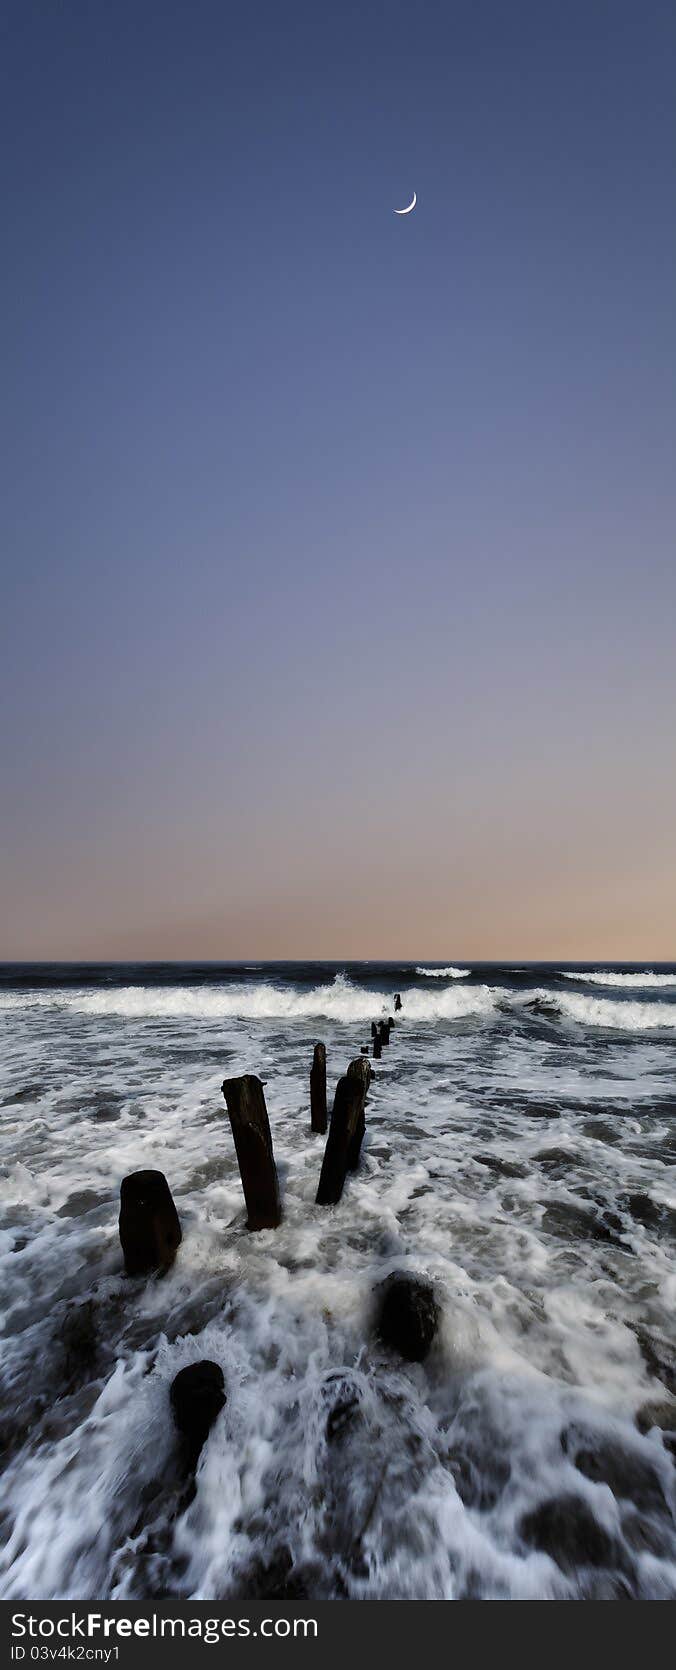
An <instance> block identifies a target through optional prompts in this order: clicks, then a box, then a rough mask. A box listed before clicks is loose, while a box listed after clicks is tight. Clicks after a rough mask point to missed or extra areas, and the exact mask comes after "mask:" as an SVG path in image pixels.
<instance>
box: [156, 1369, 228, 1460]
mask: <svg viewBox="0 0 676 1670" xmlns="http://www.w3.org/2000/svg"><path fill="white" fill-rule="evenodd" d="M169 1397H170V1399H171V1407H172V1411H173V1415H174V1420H175V1422H176V1426H177V1427H178V1430H179V1432H180V1434H181V1437H182V1439H183V1441H184V1444H185V1447H186V1450H187V1452H188V1456H189V1458H190V1460H191V1461H192V1462H195V1461H196V1460H197V1457H198V1455H199V1453H200V1450H201V1448H202V1445H203V1443H204V1442H205V1440H206V1438H207V1437H208V1435H209V1433H210V1431H211V1428H212V1426H213V1424H214V1421H215V1420H216V1417H217V1415H220V1412H221V1409H222V1408H223V1406H224V1404H225V1401H226V1397H225V1387H224V1382H223V1370H222V1368H221V1367H220V1364H219V1363H212V1362H210V1361H209V1360H208V1358H203V1359H202V1361H201V1362H199V1363H189V1364H188V1366H187V1368H182V1369H181V1370H180V1372H179V1373H178V1374H177V1375H176V1378H175V1379H174V1380H172V1383H171V1389H170V1392H169Z"/></svg>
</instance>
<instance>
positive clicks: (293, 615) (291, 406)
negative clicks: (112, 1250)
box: [0, 0, 676, 959]
mask: <svg viewBox="0 0 676 1670" xmlns="http://www.w3.org/2000/svg"><path fill="white" fill-rule="evenodd" d="M675 71H676V13H675V12H674V8H673V5H672V4H671V0H669V3H666V0H665V3H664V4H662V3H660V0H631V3H627V0H566V3H565V4H563V3H558V0H511V3H510V4H506V3H505V0H443V3H439V4H432V3H429V0H427V3H426V0H416V3H415V4H414V3H412V0H411V3H406V4H401V3H398V0H383V3H381V4H375V3H374V0H359V3H358V4H355V3H353V0H340V4H329V3H328V0H324V3H322V0H312V3H302V0H284V3H283V4H282V3H280V0H270V3H263V0H213V3H209V0H181V3H176V0H161V3H159V0H132V3H129V0H115V3H114V4H105V3H104V0H68V4H67V5H65V6H64V5H59V4H56V3H54V0H42V3H38V4H36V3H35V0H7V3H6V4H5V6H4V7H3V23H2V40H1V41H0V125H1V127H2V157H3V162H2V170H3V183H2V204H3V209H2V232H3V245H4V253H3V259H2V263H1V264H0V332H1V333H2V389H3V393H2V446H1V448H0V473H1V476H2V480H1V481H0V532H1V545H0V563H1V565H2V574H1V591H0V596H1V598H2V610H1V616H2V619H1V622H0V635H1V637H2V659H1V665H0V678H1V679H2V720H3V723H2V732H1V741H0V755H1V758H0V766H1V771H2V787H3V792H2V808H3V809H2V819H1V840H2V852H1V866H2V869H1V883H2V908H1V911H0V956H4V957H7V958H33V957H36V958H39V957H45V958H51V957H62V958H70V957H93V958H101V959H105V958H108V957H126V956H139V957H181V956H186V957H191V956H194V957H200V956H201V957H214V958H228V957H233V958H236V957H247V956H255V957H265V956H277V957H284V956H290V957H293V956H304V955H316V956H325V957H332V956H337V957H342V956H355V957H358V956H366V957H368V956H373V957H378V956H382V957H387V956H413V957H419V956H425V957H428V958H429V957H438V958H446V957H496V958H498V957H502V956H518V957H523V958H526V957H538V956H541V957H548V956H556V957H563V956H566V957H569V958H576V957H588V958H594V957H598V958H610V957H617V958H627V959H631V958H637V959H638V958H644V957H646V958H648V957H649V958H655V959H657V958H660V957H662V958H665V959H667V958H674V957H676V769H675V767H676V758H675V752H676V750H675V746H674V736H675V734H676V648H675V643H676V560H675V556H674V529H675V520H676V519H675V515H674V511H675V500H676V489H675V485H674V482H675V473H674V438H675V434H676V379H675V370H676V364H675V353H674V349H675V347H676V326H675V311H674V295H675V293H676V289H675V285H676V260H675V256H676V231H675V218H674V181H675V177H676V115H675V108H676V101H674V84H675V80H676V77H675ZM414 190H416V191H417V193H418V207H417V209H416V210H415V212H414V213H413V214H411V215H410V216H408V217H404V218H403V219H399V218H398V217H397V216H395V215H394V214H393V212H392V211H393V209H394V208H395V207H396V206H397V205H401V204H404V203H407V202H408V201H409V200H410V198H411V196H412V193H413V191H414Z"/></svg>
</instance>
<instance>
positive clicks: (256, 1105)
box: [223, 1073, 282, 1230]
mask: <svg viewBox="0 0 676 1670" xmlns="http://www.w3.org/2000/svg"><path fill="white" fill-rule="evenodd" d="M223 1095H224V1097H225V1100H226V1104H227V1109H228V1114H229V1117H230V1124H231V1126H232V1134H233V1137H234V1139H235V1151H236V1154H237V1164H238V1166H239V1174H240V1177H241V1179H242V1188H243V1190H244V1199H245V1201H246V1209H247V1229H250V1230H258V1229H276V1228H277V1225H278V1224H279V1223H281V1221H282V1208H281V1203H280V1199H279V1182H278V1179H277V1167H276V1165H275V1157H274V1154H273V1151H272V1136H271V1134H270V1121H269V1119H268V1110H267V1108H266V1106H265V1095H264V1093H263V1086H262V1084H261V1081H260V1079H259V1078H256V1076H255V1074H253V1073H245V1074H244V1076H243V1077H242V1078H239V1079H225V1081H224V1084H223Z"/></svg>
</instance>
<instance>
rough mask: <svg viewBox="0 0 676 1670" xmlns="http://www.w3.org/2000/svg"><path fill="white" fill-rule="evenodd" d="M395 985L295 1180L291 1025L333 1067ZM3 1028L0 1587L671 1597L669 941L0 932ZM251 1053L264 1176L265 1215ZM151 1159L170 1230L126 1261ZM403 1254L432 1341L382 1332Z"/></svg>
mask: <svg viewBox="0 0 676 1670" xmlns="http://www.w3.org/2000/svg"><path fill="white" fill-rule="evenodd" d="M395 991H400V992H401V996H402V1005H403V1006H402V1010H401V1012H400V1013H397V1014H396V1017H395V1018H396V1022H397V1024H396V1028H395V1030H394V1031H393V1032H392V1036H391V1042H390V1045H389V1047H387V1048H384V1049H383V1052H382V1059H381V1060H380V1061H378V1062H377V1063H375V1071H376V1076H375V1078H374V1081H373V1084H372V1088H371V1091H370V1094H369V1100H368V1104H367V1123H366V1138H365V1142H364V1146H363V1149H362V1158H361V1163H360V1166H359V1169H358V1171H357V1172H356V1173H354V1174H352V1175H350V1176H349V1178H348V1182H347V1184H346V1187H345V1191H344V1194H343V1198H342V1200H341V1202H340V1204H339V1205H337V1206H335V1207H328V1208H327V1207H318V1206H316V1205H315V1194H316V1189H317V1182H318V1177H319V1169H320V1164H321V1158H322V1152H323V1147H324V1139H323V1138H322V1137H320V1136H316V1135H313V1134H312V1133H311V1131H310V1119H309V1069H310V1064H311V1059H312V1048H313V1044H314V1043H315V1041H316V1040H317V1039H322V1040H323V1041H324V1043H325V1044H326V1049H327V1061H328V1079H329V1087H330V1091H331V1089H332V1087H333V1085H334V1084H335V1081H336V1079H337V1078H338V1076H339V1075H340V1074H341V1073H342V1072H344V1071H345V1068H346V1066H347V1063H348V1062H349V1061H350V1059H352V1058H353V1057H354V1056H356V1055H358V1054H359V1052H360V1048H361V1046H362V1045H363V1044H365V1043H367V1042H368V1041H369V1038H370V1022H371V1021H372V1020H378V1019H379V1018H381V1017H383V1016H387V1015H389V1014H392V1013H394V1007H393V999H394V993H395ZM0 1033H1V1036H2V1044H1V1049H0V1103H1V1106H0V1143H1V1151H0V1162H1V1163H0V1270H1V1279H2V1314H3V1339H2V1388H1V1389H2V1417H1V1427H2V1431H1V1437H2V1439H3V1443H4V1451H5V1463H4V1471H3V1473H2V1477H1V1478H0V1510H1V1513H2V1533H3V1535H2V1541H3V1545H4V1546H3V1552H2V1555H1V1556H0V1595H1V1596H2V1597H4V1598H13V1597H21V1598H31V1599H38V1598H47V1597H58V1598H73V1599H82V1598H87V1597H113V1598H118V1599H125V1598H129V1599H136V1600H144V1599H148V1598H151V1597H157V1596H162V1595H167V1596H176V1597H181V1596H182V1597H193V1598H208V1599H223V1600H226V1599H228V1598H231V1597H258V1596H261V1597H269V1598H285V1597H299V1596H303V1597H308V1598H310V1599H312V1598H314V1599H320V1598H327V1597H328V1598H331V1597H335V1598H360V1597H364V1598H369V1599H374V1598H385V1597H387V1598H420V1599H423V1598H444V1597H445V1598H450V1599H461V1598H476V1597H484V1598H508V1597H509V1598H539V1599H546V1598H552V1599H556V1598H579V1597H590V1598H616V1597H617V1598H625V1597H629V1596H637V1597H642V1598H667V1597H674V1596H675V1595H676V1528H675V1525H674V1519H673V1509H674V1464H673V1454H672V1450H673V1438H672V1439H670V1438H669V1427H670V1426H671V1427H672V1428H673V1425H674V1424H676V1423H675V1422H670V1420H669V1410H668V1407H667V1409H666V1415H665V1407H664V1406H665V1405H666V1406H668V1404H669V1402H670V1401H673V1397H674V1392H675V1390H676V1386H675V1382H674V1329H673V1318H674V1301H675V1300H676V1268H675V1262H674V1245H675V1231H676V1188H675V1184H674V1162H675V1161H676V1129H675V1121H674V1114H675V1112H676V969H674V968H657V967H655V966H653V967H652V968H649V969H648V968H646V969H635V968H624V969H621V970H620V969H614V968H610V967H608V966H606V967H603V968H586V969H582V968H578V969H572V968H562V967H556V968H554V967H551V968H549V967H548V968H545V967H543V966H537V967H533V966H530V967H526V966H521V967H513V968H507V967H496V966H485V967H472V966H470V965H468V964H467V963H458V964H454V963H444V964H439V965H432V964H424V963H419V964H417V965H416V964H410V965H383V964H375V963H374V964H358V965H349V964H348V965H340V966H339V965H327V964H302V965H301V964H276V965H249V966H245V965H237V966H227V967H226V966H220V965H219V966H214V965H162V966H157V965H154V966H148V967H140V966H138V965H134V966H124V967H121V966H119V965H117V966H106V967H103V966H96V967H73V966H70V967H61V966H55V967H47V966H44V965H42V966H34V967H22V968H18V967H17V966H11V967H5V968H4V969H3V970H2V971H0ZM240 1073H257V1074H259V1075H260V1077H261V1078H262V1079H263V1080H264V1081H265V1094H266V1099H267V1106H268V1111H269V1116H270V1124H271V1128H272V1134H273V1140H274V1147H275V1155H276V1160H277V1166H278V1171H279V1177H280V1186H281V1192H282V1199H283V1210H284V1218H283V1222H282V1224H281V1226H280V1228H279V1229H277V1230H275V1231H266V1232H262V1233H259V1234H249V1233H248V1232H247V1230H246V1219H245V1211H244V1203H243V1197H242V1190H241V1184H240V1180H239V1174H238V1170H237V1165H236V1160H235V1154H234V1147H233V1141H232V1136H231V1131H230V1125H229V1121H228V1118H227V1113H226V1110H225V1105H224V1102H223V1097H222V1093H221V1083H222V1080H223V1078H224V1077H231V1076H234V1075H236V1074H240ZM144 1167H153V1168H158V1169H160V1170H161V1171H163V1172H165V1174H166V1176H167V1178H168V1181H169V1183H170V1186H171V1189H172V1192H173V1195H174V1198H175V1201H176V1205H177V1208H178V1211H179V1214H180V1218H181V1223H182V1228H183V1241H182V1244H181V1246H180V1248H179V1251H178V1255H177V1258H176V1262H175V1264H174V1266H173V1268H172V1269H171V1270H170V1271H169V1272H168V1273H167V1274H165V1275H164V1276H161V1277H152V1278H150V1279H140V1278H134V1279H130V1278H128V1277H126V1276H125V1274H124V1270H123V1264H122V1256H121V1249H120V1243H119V1237H118V1229H117V1216H118V1210H119V1188H120V1181H121V1178H122V1177H123V1176H124V1175H125V1173H127V1172H129V1171H133V1170H135V1169H138V1168H144ZM393 1271H405V1272H408V1273H410V1274H414V1275H416V1276H421V1277H423V1278H424V1279H425V1280H426V1281H428V1282H430V1283H431V1284H432V1285H433V1287H434V1290H435V1294H436V1297H437V1301H438V1305H439V1310H440V1323H439V1330H438V1334H437V1337H436V1339H435V1341H434V1343H433V1345H432V1348H431V1351H430V1353H429V1356H428V1357H427V1359H426V1360H425V1361H424V1362H423V1363H420V1364H409V1363H406V1362H404V1361H403V1360H401V1359H399V1358H397V1357H396V1356H394V1355H393V1354H392V1353H391V1352H389V1351H388V1350H386V1349H385V1347H384V1346H383V1345H382V1344H381V1343H380V1342H379V1340H378V1336H377V1327H376V1321H377V1307H378V1288H379V1285H380V1284H381V1283H382V1282H383V1281H384V1280H385V1279H386V1278H387V1277H388V1275H390V1274H391V1273H392V1272H393ZM204 1357H206V1358H210V1359H212V1360H214V1361H216V1362H218V1363H219V1364H220V1365H221V1367H222V1370H223V1374H224V1379H225V1389H226V1393H227V1402H226V1405H225V1407H224V1409H223V1411H222V1413H221V1415H220V1416H219V1417H218V1419H217V1421H216V1423H215V1425H214V1427H213V1428H212V1431H211V1433H210V1435H209V1438H208V1440H207V1442H206V1444H205V1446H204V1448H203V1450H202V1454H201V1457H200V1460H199V1464H198V1467H197V1472H196V1476H195V1481H194V1486H193V1487H188V1486H187V1485H186V1480H185V1477H184V1476H183V1474H182V1472H181V1467H180V1464H179V1459H178V1454H177V1439H176V1434H175V1431H174V1428H173V1423H172V1417H171V1411H170V1404H169V1387H170V1385H171V1381H172V1379H173V1377H174V1375H175V1374H176V1373H177V1372H178V1370H179V1369H180V1368H182V1367H184V1366H185V1365H186V1364H188V1363H191V1362H193V1361H196V1360H198V1359H200V1358H204ZM653 1404H654V1405H661V1406H662V1408H661V1412H658V1419H657V1420H656V1422H653V1421H652V1417H651V1415H650V1412H648V1414H647V1415H646V1413H645V1410H646V1405H653ZM674 1408H676V1403H674ZM640 1412H643V1413H640ZM637 1416H638V1417H639V1424H638V1425H637ZM571 1500H573V1510H574V1513H575V1511H576V1512H577V1514H578V1517H579V1512H580V1502H582V1511H583V1514H584V1513H585V1511H586V1513H587V1518H586V1520H585V1523H586V1524H587V1525H589V1523H590V1518H589V1516H591V1522H592V1523H593V1525H594V1526H595V1527H598V1528H599V1535H600V1547H599V1543H598V1537H596V1540H595V1539H594V1538H592V1540H591V1542H589V1538H588V1537H587V1538H585V1536H584V1535H583V1536H580V1532H579V1524H578V1529H577V1531H576V1532H574V1533H573V1535H572V1540H571V1538H568V1539H567V1538H566V1536H565V1535H564V1536H563V1537H562V1535H561V1530H560V1527H561V1524H562V1523H564V1524H565V1522H566V1516H567V1515H569V1514H570V1511H571V1510H570V1503H571ZM576 1504H577V1506H576ZM552 1505H553V1506H552ZM538 1510H543V1512H542V1515H541V1519H540V1525H541V1527H542V1525H543V1524H544V1526H545V1532H544V1533H542V1531H540V1533H538V1534H537V1535H535V1537H534V1536H533V1534H532V1532H531V1533H529V1529H528V1527H529V1525H531V1526H532V1525H533V1523H534V1517H533V1516H535V1522H537V1516H538ZM552 1522H553V1523H554V1525H555V1530H554V1532H553V1533H552V1531H551V1525H552ZM547 1527H549V1530H547ZM557 1527H558V1529H557Z"/></svg>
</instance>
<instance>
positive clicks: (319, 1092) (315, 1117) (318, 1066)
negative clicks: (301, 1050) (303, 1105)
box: [310, 1044, 326, 1136]
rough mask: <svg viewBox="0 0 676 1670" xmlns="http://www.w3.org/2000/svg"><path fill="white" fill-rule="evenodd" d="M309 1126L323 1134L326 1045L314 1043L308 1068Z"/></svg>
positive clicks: (324, 1122)
mask: <svg viewBox="0 0 676 1670" xmlns="http://www.w3.org/2000/svg"><path fill="white" fill-rule="evenodd" d="M310 1128H311V1129H312V1130H313V1131H318V1132H319V1133H320V1135H322V1136H323V1134H324V1132H325V1130H326V1046H325V1045H324V1044H315V1048H314V1055H313V1057H312V1067H311V1068H310Z"/></svg>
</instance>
